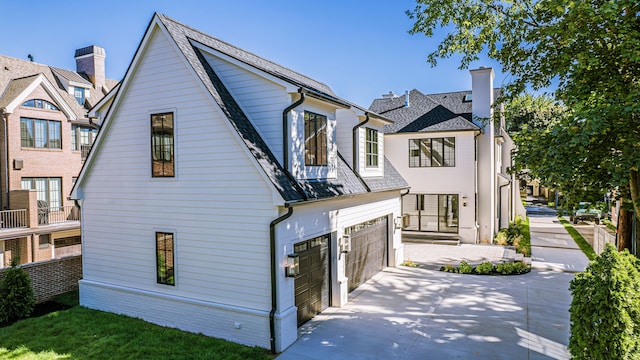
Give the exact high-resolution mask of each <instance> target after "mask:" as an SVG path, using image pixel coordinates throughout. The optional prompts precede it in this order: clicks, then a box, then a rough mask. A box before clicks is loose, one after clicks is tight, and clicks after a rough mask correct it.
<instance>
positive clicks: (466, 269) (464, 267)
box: [458, 260, 473, 274]
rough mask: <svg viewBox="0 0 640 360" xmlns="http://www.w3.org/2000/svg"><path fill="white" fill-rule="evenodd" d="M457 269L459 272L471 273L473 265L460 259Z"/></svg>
mask: <svg viewBox="0 0 640 360" xmlns="http://www.w3.org/2000/svg"><path fill="white" fill-rule="evenodd" d="M458 271H459V272H460V274H471V273H472V272H473V266H471V265H469V263H467V262H466V261H464V260H462V261H460V265H459V266H458Z"/></svg>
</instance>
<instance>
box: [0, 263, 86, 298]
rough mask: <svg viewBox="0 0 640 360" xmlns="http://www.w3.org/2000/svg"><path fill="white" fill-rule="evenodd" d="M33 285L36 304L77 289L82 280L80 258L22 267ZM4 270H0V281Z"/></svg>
mask: <svg viewBox="0 0 640 360" xmlns="http://www.w3.org/2000/svg"><path fill="white" fill-rule="evenodd" d="M22 269H24V270H25V271H26V272H27V274H29V277H30V278H31V284H32V285H33V292H34V295H35V298H36V301H37V302H43V301H46V300H49V299H51V298H53V297H54V296H56V295H60V294H64V293H66V292H69V291H73V290H77V289H78V281H79V280H80V279H82V256H81V255H78V256H70V257H66V258H62V259H53V260H47V261H41V262H37V263H30V264H26V265H22ZM5 271H6V269H0V279H2V278H3V277H4V272H5Z"/></svg>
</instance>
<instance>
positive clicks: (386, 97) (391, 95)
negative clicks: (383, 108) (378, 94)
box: [382, 91, 396, 99]
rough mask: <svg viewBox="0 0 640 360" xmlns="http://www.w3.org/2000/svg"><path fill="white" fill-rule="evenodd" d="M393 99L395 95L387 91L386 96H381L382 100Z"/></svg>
mask: <svg viewBox="0 0 640 360" xmlns="http://www.w3.org/2000/svg"><path fill="white" fill-rule="evenodd" d="M395 97H396V94H394V93H393V91H389V93H388V94H382V98H383V99H393V98H395Z"/></svg>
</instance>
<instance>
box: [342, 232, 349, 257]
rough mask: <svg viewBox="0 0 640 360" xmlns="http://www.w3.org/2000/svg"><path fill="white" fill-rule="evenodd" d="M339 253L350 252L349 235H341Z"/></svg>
mask: <svg viewBox="0 0 640 360" xmlns="http://www.w3.org/2000/svg"><path fill="white" fill-rule="evenodd" d="M340 252H341V253H348V252H351V235H342V237H341V238H340Z"/></svg>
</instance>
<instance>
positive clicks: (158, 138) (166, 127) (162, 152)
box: [151, 112, 175, 177]
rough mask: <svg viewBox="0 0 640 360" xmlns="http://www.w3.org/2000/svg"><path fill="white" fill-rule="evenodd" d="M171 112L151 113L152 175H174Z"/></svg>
mask: <svg viewBox="0 0 640 360" xmlns="http://www.w3.org/2000/svg"><path fill="white" fill-rule="evenodd" d="M173 145H174V125H173V113H170V112H169V113H162V114H152V115H151V172H152V176H153V177H173V176H175V161H174V160H175V159H174V146H173Z"/></svg>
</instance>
